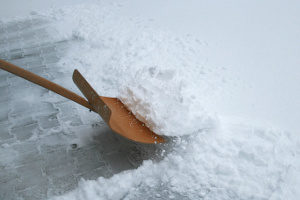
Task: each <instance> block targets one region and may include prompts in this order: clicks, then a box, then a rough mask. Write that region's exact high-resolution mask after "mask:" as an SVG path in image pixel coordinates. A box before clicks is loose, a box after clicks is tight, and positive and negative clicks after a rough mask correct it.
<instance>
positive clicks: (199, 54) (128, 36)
mask: <svg viewBox="0 0 300 200" xmlns="http://www.w3.org/2000/svg"><path fill="white" fill-rule="evenodd" d="M118 6H119V5H118V4H114V3H113V4H109V5H106V4H103V5H101V6H95V5H93V6H79V7H73V8H69V9H65V10H60V11H59V12H54V14H52V15H50V16H51V17H52V18H54V19H56V20H57V21H58V23H57V24H58V26H57V30H58V32H59V33H63V34H65V37H67V38H72V39H73V40H74V45H73V47H72V48H71V50H70V51H69V52H68V54H67V55H66V56H65V58H63V59H62V60H61V66H63V70H65V71H69V72H71V71H72V70H73V68H74V67H76V68H78V69H79V71H81V72H82V74H83V75H84V76H85V77H86V78H87V80H89V81H90V82H91V84H92V86H93V87H95V89H96V90H97V91H98V92H99V94H100V95H103V96H118V97H120V98H121V100H122V101H123V102H124V103H125V104H126V105H127V106H128V107H129V108H130V109H131V110H132V111H133V113H134V114H135V115H136V116H137V117H138V118H139V119H141V120H142V121H145V122H146V124H147V125H148V126H149V127H150V128H152V129H153V130H154V131H155V132H157V133H158V134H162V135H167V136H182V137H177V138H176V139H174V140H173V141H172V142H171V143H170V144H166V145H157V148H158V149H161V152H162V155H157V157H160V156H162V157H163V159H162V160H161V161H160V162H157V161H154V160H153V161H152V160H148V161H144V163H143V165H142V166H140V167H139V168H137V169H136V170H132V171H126V172H122V173H120V174H115V175H114V176H113V177H111V178H109V179H104V178H102V177H100V178H99V179H98V180H96V181H81V183H80V185H79V187H78V188H77V189H76V190H74V191H72V192H70V193H68V194H66V195H63V196H61V197H56V198H54V199H85V200H86V199H142V198H143V199H151V197H153V198H162V199H174V198H177V199H202V198H203V199H282V198H287V199H292V198H295V199H296V197H297V196H299V194H298V193H294V192H296V191H297V190H296V188H297V187H298V186H299V180H298V179H297V180H291V178H290V177H292V174H297V170H299V163H297V162H296V161H297V158H299V157H298V156H299V141H298V140H297V139H296V138H295V137H294V136H293V135H291V134H289V133H286V132H281V131H276V130H267V129H264V128H255V127H253V126H249V125H245V124H244V123H233V122H230V123H228V122H226V123H225V121H222V118H221V120H220V122H219V120H218V117H216V114H215V112H216V111H215V110H213V109H212V107H211V104H210V103H211V102H212V101H213V100H214V99H215V98H220V96H218V91H220V90H222V88H223V85H225V84H228V83H227V82H224V79H226V77H224V75H222V74H224V73H223V72H224V70H225V69H223V68H221V67H220V68H219V67H212V66H209V65H207V64H206V60H205V51H204V50H205V45H204V44H203V43H201V42H200V41H199V40H197V39H195V38H193V37H191V36H176V35H173V34H170V33H168V32H163V31H157V30H154V29H152V28H150V27H147V26H146V25H140V23H138V21H135V20H133V19H126V18H121V17H119V16H118ZM141 24H143V23H141ZM141 149H143V146H141ZM163 152H169V153H163ZM291 166H293V167H291Z"/></svg>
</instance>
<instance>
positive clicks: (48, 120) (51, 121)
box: [36, 113, 60, 129]
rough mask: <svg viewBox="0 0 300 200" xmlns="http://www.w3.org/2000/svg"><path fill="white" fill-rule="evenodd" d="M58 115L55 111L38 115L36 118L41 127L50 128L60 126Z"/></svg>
mask: <svg viewBox="0 0 300 200" xmlns="http://www.w3.org/2000/svg"><path fill="white" fill-rule="evenodd" d="M56 115H57V114H56V113H53V114H51V115H47V116H38V117H36V118H37V119H38V123H39V125H40V127H41V128H43V129H49V128H53V127H58V126H60V123H59V121H58V119H57V116H56Z"/></svg>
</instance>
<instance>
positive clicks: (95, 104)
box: [0, 60, 164, 144]
mask: <svg viewBox="0 0 300 200" xmlns="http://www.w3.org/2000/svg"><path fill="white" fill-rule="evenodd" d="M0 68H1V69H3V70H5V71H8V72H10V73H12V74H15V75H17V76H19V77H22V78H24V79H26V80H28V81H31V82H33V83H35V84H38V85H40V86H42V87H44V88H46V89H49V90H51V91H53V92H55V93H57V94H59V95H61V96H63V97H65V98H68V99H70V100H72V101H74V102H76V103H78V104H80V105H82V106H84V107H86V108H88V109H90V110H91V111H94V112H96V113H98V114H99V115H100V116H101V117H102V119H103V120H104V121H105V122H106V123H107V124H108V126H109V127H110V128H111V129H112V130H113V131H115V132H116V133H118V134H120V135H122V136H123V137H125V138H128V139H130V140H133V141H136V142H141V143H148V144H153V143H154V144H156V143H163V142H164V139H163V138H162V137H161V136H159V135H157V134H155V133H154V132H152V131H151V130H150V129H149V128H148V127H147V126H145V124H144V123H142V122H141V121H139V120H138V119H137V118H135V116H134V115H133V114H132V113H131V112H130V111H129V110H128V109H127V108H126V107H125V105H124V104H123V103H122V102H121V101H120V100H119V99H117V98H111V97H102V96H99V95H98V94H97V92H96V91H95V90H94V89H93V88H92V87H91V86H90V84H89V83H88V82H87V81H86V80H85V78H84V77H83V76H82V75H81V74H80V73H79V71H78V70H74V72H73V81H74V83H75V84H76V85H77V87H78V88H79V89H80V91H81V92H82V93H83V95H84V96H85V97H86V98H87V100H88V101H86V100H85V99H84V98H83V97H81V96H78V95H77V94H75V93H74V92H71V91H70V90H68V89H66V88H63V87H62V86H60V85H57V84H55V83H53V82H51V81H49V80H47V79H44V78H42V77H40V76H38V75H36V74H34V73H32V72H29V71H27V70H25V69H22V68H20V67H18V66H16V65H13V64H11V63H8V62H6V61H3V60H0Z"/></svg>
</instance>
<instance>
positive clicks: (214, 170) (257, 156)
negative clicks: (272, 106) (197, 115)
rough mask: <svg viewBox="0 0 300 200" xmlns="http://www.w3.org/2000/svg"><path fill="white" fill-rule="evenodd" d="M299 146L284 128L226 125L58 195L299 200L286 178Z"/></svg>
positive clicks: (117, 197) (69, 197)
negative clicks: (159, 156) (156, 157)
mask: <svg viewBox="0 0 300 200" xmlns="http://www.w3.org/2000/svg"><path fill="white" fill-rule="evenodd" d="M296 145H297V144H296V143H293V142H292V141H291V138H290V136H289V134H287V133H284V132H276V131H271V130H264V129H254V128H253V127H250V126H244V125H241V124H237V125H234V126H231V127H223V128H222V129H220V130H214V131H210V132H202V133H199V134H195V135H193V136H190V137H188V138H185V139H182V140H178V141H177V142H176V144H175V147H174V148H173V149H172V152H171V153H170V154H168V155H167V156H166V157H165V158H164V159H163V160H162V161H161V162H159V163H155V162H152V161H145V162H144V163H143V165H142V166H140V167H139V168H138V169H136V170H134V171H126V172H123V173H120V174H116V175H114V176H113V177H112V178H110V179H104V178H102V177H101V178H99V179H98V180H96V181H81V183H80V185H79V188H78V189H76V190H75V191H73V192H70V193H68V194H66V195H64V196H62V197H58V198H55V199H66V200H67V199H80V200H83V199H142V198H143V199H151V197H153V198H155V197H156V198H162V199H202V198H204V199H284V198H287V197H289V198H288V199H292V198H295V199H296V197H297V196H298V195H299V193H297V191H296V190H297V189H296V188H297V186H295V185H290V183H288V182H287V180H288V179H287V178H286V177H288V176H290V173H295V172H297V171H296V169H291V166H293V165H294V164H295V161H296V159H297V158H296V157H295V155H296V153H297V152H296V150H295V149H297V146H296ZM298 145H299V143H298ZM298 153H299V152H298ZM298 166H299V165H298ZM294 181H295V180H294ZM286 183H287V184H288V187H284V184H286ZM294 184H295V183H294ZM296 184H297V185H299V180H296ZM294 192H296V193H294Z"/></svg>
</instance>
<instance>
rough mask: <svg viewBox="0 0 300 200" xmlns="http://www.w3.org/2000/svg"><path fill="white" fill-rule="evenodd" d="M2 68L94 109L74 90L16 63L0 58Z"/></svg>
mask: <svg viewBox="0 0 300 200" xmlns="http://www.w3.org/2000/svg"><path fill="white" fill-rule="evenodd" d="M0 68H1V69H3V70H5V71H8V72H10V73H12V74H15V75H17V76H19V77H22V78H24V79H26V80H28V81H30V82H32V83H35V84H38V85H40V86H42V87H44V88H46V89H48V90H51V91H53V92H55V93H57V94H59V95H61V96H63V97H65V98H67V99H70V100H72V101H74V102H76V103H78V104H80V105H82V106H84V107H86V108H88V109H90V110H94V109H93V107H92V106H91V105H90V104H89V103H88V102H87V101H86V100H85V99H84V98H82V97H81V96H79V95H77V94H75V93H74V92H71V91H70V90H68V89H66V88H64V87H62V86H60V85H57V84H56V83H53V82H51V81H49V80H47V79H44V78H42V77H40V76H38V75H36V74H34V73H32V72H30V71H27V70H25V69H22V68H20V67H18V66H16V65H14V64H11V63H9V62H6V61H4V60H0Z"/></svg>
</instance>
